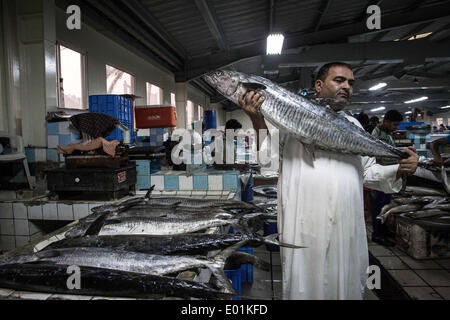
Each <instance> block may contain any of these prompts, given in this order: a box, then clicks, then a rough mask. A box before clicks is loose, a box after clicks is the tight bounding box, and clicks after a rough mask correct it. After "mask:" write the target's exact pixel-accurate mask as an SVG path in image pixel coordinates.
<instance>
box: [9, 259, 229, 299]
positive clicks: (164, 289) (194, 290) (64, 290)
mask: <svg viewBox="0 0 450 320" xmlns="http://www.w3.org/2000/svg"><path fill="white" fill-rule="evenodd" d="M68 267H69V265H58V264H53V263H48V264H47V263H43V264H9V265H3V266H2V267H1V268H0V287H1V288H7V289H13V290H26V291H33V292H40V293H42V292H46V293H60V294H69V295H87V296H105V295H106V296H112V297H127V298H143V299H146V298H155V295H158V296H159V297H180V298H185V299H189V298H191V297H195V298H200V299H231V298H232V297H236V296H238V294H237V293H236V291H234V289H233V292H228V291H223V290H217V289H214V288H212V287H211V286H209V285H207V284H203V283H199V282H195V281H187V280H179V279H176V278H172V277H166V276H156V275H149V274H139V273H133V272H125V271H119V270H111V269H103V268H93V267H83V266H80V275H81V288H80V289H77V290H70V289H68V287H67V280H68V277H69V276H70V275H69V274H68V273H67V270H68Z"/></svg>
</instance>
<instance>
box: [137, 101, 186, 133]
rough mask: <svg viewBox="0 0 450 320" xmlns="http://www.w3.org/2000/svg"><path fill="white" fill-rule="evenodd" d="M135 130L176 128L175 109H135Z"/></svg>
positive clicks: (147, 107) (165, 107)
mask: <svg viewBox="0 0 450 320" xmlns="http://www.w3.org/2000/svg"><path fill="white" fill-rule="evenodd" d="M135 113H136V128H138V129H151V128H174V127H176V126H177V114H176V108H175V107H173V106H145V107H136V109H135Z"/></svg>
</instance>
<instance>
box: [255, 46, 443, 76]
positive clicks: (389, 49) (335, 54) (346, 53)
mask: <svg viewBox="0 0 450 320" xmlns="http://www.w3.org/2000/svg"><path fill="white" fill-rule="evenodd" d="M449 47H450V42H447V43H442V44H436V43H432V42H429V41H427V40H414V41H384V42H366V43H345V44H326V45H317V46H313V47H311V48H309V50H306V51H304V52H302V53H299V54H282V55H277V56H264V58H263V64H264V66H268V68H271V69H270V70H272V69H273V68H274V67H275V68H276V67H277V66H278V67H280V68H281V67H288V68H292V67H307V66H317V65H320V64H322V63H326V62H329V61H344V62H348V63H355V62H359V61H362V60H365V61H366V62H367V63H373V62H376V63H380V64H386V63H402V62H404V63H410V64H424V63H425V62H434V61H436V62H437V61H450V50H449ZM380 53H382V54H380ZM406 53H407V54H406Z"/></svg>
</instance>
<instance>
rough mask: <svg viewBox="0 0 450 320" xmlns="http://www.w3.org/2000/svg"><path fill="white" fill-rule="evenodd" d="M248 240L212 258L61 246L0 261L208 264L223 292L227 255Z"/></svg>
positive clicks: (156, 266) (162, 266)
mask: <svg viewBox="0 0 450 320" xmlns="http://www.w3.org/2000/svg"><path fill="white" fill-rule="evenodd" d="M246 242H247V241H241V242H238V243H235V244H234V245H232V246H231V247H229V248H227V249H225V250H223V251H222V252H220V253H219V254H217V255H216V256H215V257H214V258H212V259H211V260H208V259H200V258H195V257H190V256H166V255H154V254H146V253H137V252H128V251H122V250H112V249H109V248H63V249H51V250H45V251H41V252H38V253H35V254H31V255H20V256H14V257H11V258H9V259H6V260H4V261H2V262H1V263H0V265H1V266H4V265H7V264H18V263H30V262H52V263H55V264H61V265H77V266H84V267H95V268H103V269H110V270H118V271H125V272H135V273H142V274H150V275H168V274H172V273H177V272H181V271H185V270H188V269H193V268H205V267H206V268H209V269H210V270H211V272H212V273H213V274H214V275H215V276H216V277H217V279H218V280H219V283H220V284H221V287H222V288H223V290H224V291H225V292H228V293H234V289H233V287H232V285H231V284H230V282H229V281H228V279H227V276H226V275H225V273H224V272H223V268H224V266H225V262H226V260H227V258H228V257H229V256H230V255H232V254H233V253H234V252H235V251H236V250H237V249H238V248H239V247H241V246H243V245H245V243H246Z"/></svg>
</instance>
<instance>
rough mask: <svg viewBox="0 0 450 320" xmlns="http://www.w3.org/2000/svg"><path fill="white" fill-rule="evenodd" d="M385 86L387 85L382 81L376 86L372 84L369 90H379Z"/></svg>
mask: <svg viewBox="0 0 450 320" xmlns="http://www.w3.org/2000/svg"><path fill="white" fill-rule="evenodd" d="M386 86H387V83H384V82H382V83H379V84H377V85H376V86H373V87H372V88H370V89H369V91H375V90H379V89H381V88H384V87H386Z"/></svg>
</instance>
